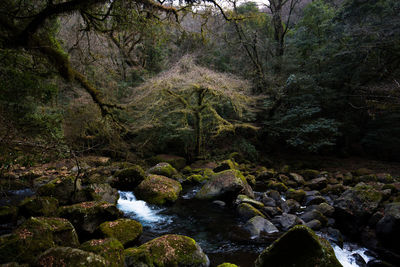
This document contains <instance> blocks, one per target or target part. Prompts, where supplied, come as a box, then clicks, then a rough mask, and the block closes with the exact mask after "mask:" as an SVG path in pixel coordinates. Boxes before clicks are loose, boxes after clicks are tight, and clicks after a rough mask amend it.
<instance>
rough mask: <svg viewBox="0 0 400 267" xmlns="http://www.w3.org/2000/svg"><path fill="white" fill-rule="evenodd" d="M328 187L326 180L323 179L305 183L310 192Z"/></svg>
mask: <svg viewBox="0 0 400 267" xmlns="http://www.w3.org/2000/svg"><path fill="white" fill-rule="evenodd" d="M327 185H328V179H326V178H325V177H320V178H315V179H312V180H311V181H309V182H308V183H307V186H308V187H309V188H311V189H312V190H321V189H323V188H325V187H326V186H327Z"/></svg>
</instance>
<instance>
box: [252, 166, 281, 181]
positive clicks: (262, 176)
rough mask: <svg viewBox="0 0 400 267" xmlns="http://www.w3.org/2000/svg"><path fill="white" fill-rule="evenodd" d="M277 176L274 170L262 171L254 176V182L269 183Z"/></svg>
mask: <svg viewBox="0 0 400 267" xmlns="http://www.w3.org/2000/svg"><path fill="white" fill-rule="evenodd" d="M276 175H277V173H276V172H275V171H274V170H272V169H271V170H265V171H262V172H260V173H258V175H257V176H256V180H257V181H264V182H266V181H269V180H270V179H271V178H274V177H275V176H276Z"/></svg>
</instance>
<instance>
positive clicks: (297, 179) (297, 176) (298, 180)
mask: <svg viewBox="0 0 400 267" xmlns="http://www.w3.org/2000/svg"><path fill="white" fill-rule="evenodd" d="M289 177H290V178H291V179H292V180H293V181H294V182H296V183H297V184H298V185H303V184H304V183H305V181H304V178H303V176H301V175H300V174H298V173H294V172H291V173H289Z"/></svg>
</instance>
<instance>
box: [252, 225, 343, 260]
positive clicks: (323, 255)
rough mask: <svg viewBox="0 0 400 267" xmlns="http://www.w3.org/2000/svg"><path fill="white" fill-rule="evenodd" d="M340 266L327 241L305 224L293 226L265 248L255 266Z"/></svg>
mask: <svg viewBox="0 0 400 267" xmlns="http://www.w3.org/2000/svg"><path fill="white" fill-rule="evenodd" d="M267 266H271V267H272V266H274V267H287V266H297V267H309V266H319V267H341V266H342V265H341V264H340V263H339V261H338V260H337V259H336V256H335V253H334V251H333V249H332V247H331V246H330V244H329V242H328V241H326V240H325V239H323V238H320V237H318V236H317V235H316V234H315V233H314V232H313V231H312V230H311V229H310V228H308V227H306V226H295V227H293V228H292V229H291V230H289V231H288V232H287V233H286V234H284V235H283V236H282V237H280V238H279V239H278V240H276V241H275V242H274V243H273V244H272V245H270V246H269V247H268V248H266V249H265V250H264V251H263V252H262V253H261V254H260V256H259V257H258V259H257V260H256V262H255V267H267Z"/></svg>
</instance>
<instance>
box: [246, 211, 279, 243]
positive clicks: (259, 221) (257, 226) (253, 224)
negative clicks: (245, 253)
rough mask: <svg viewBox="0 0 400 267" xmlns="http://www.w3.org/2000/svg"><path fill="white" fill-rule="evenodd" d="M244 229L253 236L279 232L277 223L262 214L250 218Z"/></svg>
mask: <svg viewBox="0 0 400 267" xmlns="http://www.w3.org/2000/svg"><path fill="white" fill-rule="evenodd" d="M244 229H245V230H247V231H248V232H249V233H250V235H251V237H253V238H256V237H259V236H260V234H261V233H267V234H273V233H277V232H279V230H278V229H277V228H276V227H275V225H273V224H272V223H271V222H270V221H268V220H267V219H265V218H263V217H261V216H255V217H253V218H251V219H250V220H248V221H247V222H246V224H245V225H244Z"/></svg>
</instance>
